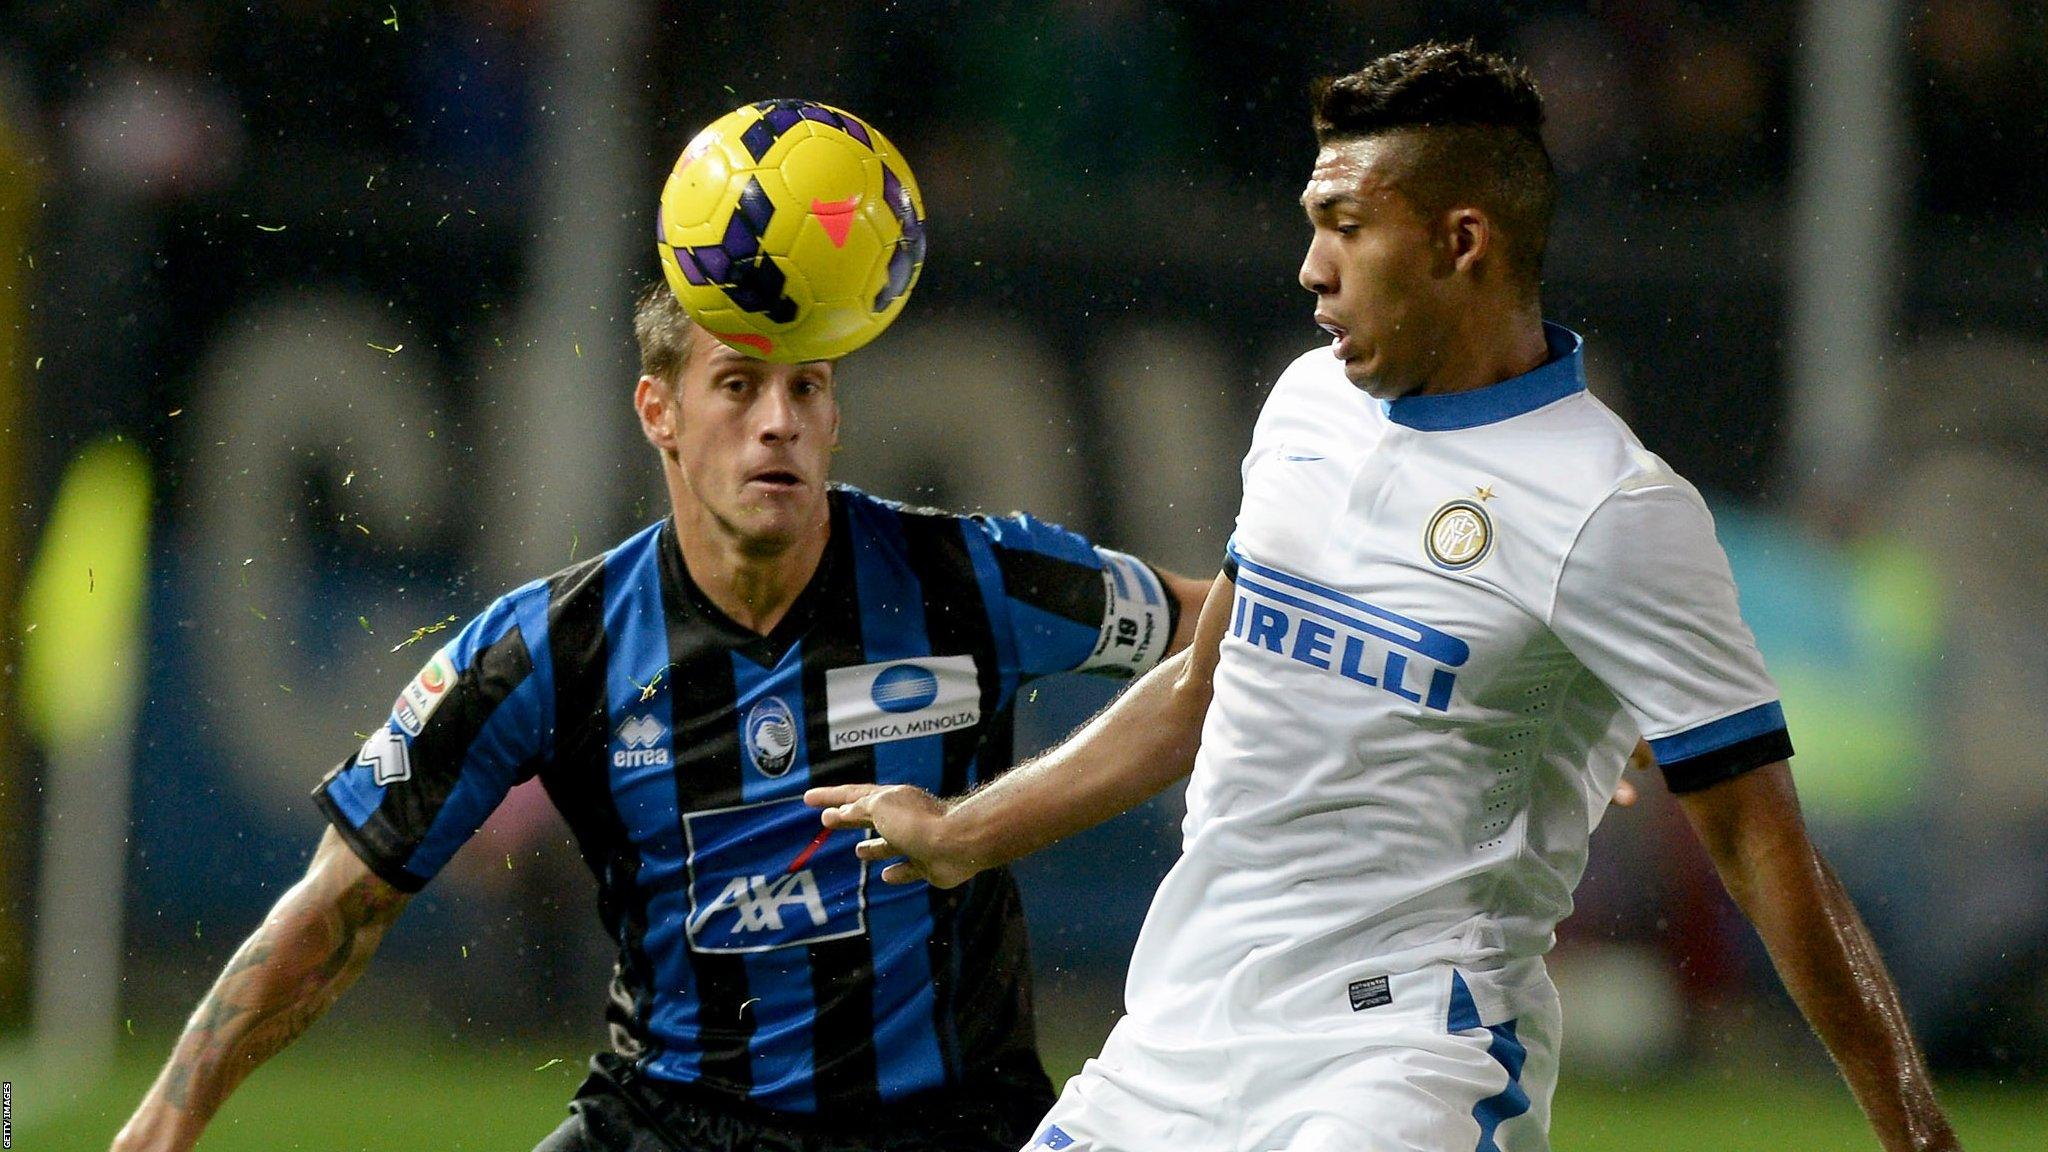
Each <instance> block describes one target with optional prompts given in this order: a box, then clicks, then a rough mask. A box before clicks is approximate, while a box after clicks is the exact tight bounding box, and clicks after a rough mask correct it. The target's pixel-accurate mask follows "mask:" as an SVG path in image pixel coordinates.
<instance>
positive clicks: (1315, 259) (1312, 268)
mask: <svg viewBox="0 0 2048 1152" xmlns="http://www.w3.org/2000/svg"><path fill="white" fill-rule="evenodd" d="M1321 247H1322V245H1321V243H1320V242H1311V243H1310V244H1309V246H1308V252H1307V253H1306V254H1304V255H1303V256H1302V258H1301V271H1300V273H1299V274H1297V276H1296V279H1298V280H1300V281H1301V286H1302V287H1303V288H1306V289H1308V290H1309V291H1311V292H1313V293H1315V294H1316V295H1318V296H1328V295H1330V294H1331V293H1333V292H1335V291H1336V290H1337V276H1336V265H1335V264H1333V263H1332V262H1331V261H1329V260H1328V259H1325V258H1324V256H1323V254H1322V252H1321V250H1320V249H1321Z"/></svg>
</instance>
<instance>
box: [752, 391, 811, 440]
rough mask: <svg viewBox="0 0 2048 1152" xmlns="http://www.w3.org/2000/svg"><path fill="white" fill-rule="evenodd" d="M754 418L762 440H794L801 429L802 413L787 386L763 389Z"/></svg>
mask: <svg viewBox="0 0 2048 1152" xmlns="http://www.w3.org/2000/svg"><path fill="white" fill-rule="evenodd" d="M754 418H755V429H756V431H757V432H758V433H759V434H760V436H761V438H762V439H763V440H794V439H796V438H797V436H798V434H799V433H801V432H802V431H803V414H802V413H801V412H800V411H798V408H797V403H796V399H795V397H793V396H791V395H790V394H789V389H787V388H766V389H763V390H762V393H761V399H760V401H759V402H758V403H757V404H756V406H755V410H754Z"/></svg>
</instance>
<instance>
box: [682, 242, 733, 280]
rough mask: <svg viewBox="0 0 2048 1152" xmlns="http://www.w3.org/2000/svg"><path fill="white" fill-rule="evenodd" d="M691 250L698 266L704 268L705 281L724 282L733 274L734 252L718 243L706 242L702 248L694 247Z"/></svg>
mask: <svg viewBox="0 0 2048 1152" xmlns="http://www.w3.org/2000/svg"><path fill="white" fill-rule="evenodd" d="M689 252H690V255H691V256H692V257H693V258H694V259H695V260H696V262H697V267H698V268H700V269H702V270H703V273H704V278H705V282H708V283H712V284H723V283H725V282H726V280H727V278H729V277H730V276H731V275H732V254H731V253H729V252H727V251H726V250H725V249H724V248H721V247H719V246H718V245H716V244H706V245H705V246H704V247H702V248H692V249H690V250H689Z"/></svg>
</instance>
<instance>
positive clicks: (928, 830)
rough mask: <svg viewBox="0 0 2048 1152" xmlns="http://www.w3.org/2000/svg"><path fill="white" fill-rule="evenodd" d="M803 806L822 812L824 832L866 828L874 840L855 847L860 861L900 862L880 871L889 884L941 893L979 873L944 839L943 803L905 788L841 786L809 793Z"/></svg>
mask: <svg viewBox="0 0 2048 1152" xmlns="http://www.w3.org/2000/svg"><path fill="white" fill-rule="evenodd" d="M804 803H806V804H809V805H810V806H811V807H813V808H820V809H823V811H822V812H820V813H819V814H818V815H819V818H820V819H821V820H823V821H824V824H825V827H827V828H868V829H872V830H873V832H874V835H872V836H870V837H868V838H867V839H866V840H863V841H861V842H860V843H859V844H857V845H855V846H854V849H853V850H854V854H855V855H857V856H859V857H860V858H861V859H863V860H889V859H893V858H895V857H902V859H900V860H896V862H895V863H893V864H891V865H889V866H888V867H886V868H884V869H882V880H883V882H885V883H889V884H911V883H915V882H917V881H919V880H925V881H929V882H930V883H931V884H933V885H934V886H936V887H939V888H952V887H956V886H958V885H961V884H965V883H966V882H967V881H968V880H969V879H970V878H972V877H973V875H974V874H975V873H976V872H979V871H981V869H980V867H978V866H976V865H975V864H974V862H973V861H971V860H968V859H966V858H965V856H964V854H962V853H961V852H959V851H958V849H957V848H956V847H955V843H954V842H955V838H953V837H950V836H948V835H947V833H948V831H949V829H948V827H947V824H946V811H947V806H946V803H945V802H944V801H942V800H940V799H939V798H938V797H936V796H934V795H932V794H931V793H929V792H927V791H925V790H924V789H922V788H913V787H911V786H909V785H907V784H888V785H882V784H841V785H838V786H836V787H831V788H813V789H811V790H810V791H808V792H805V793H804Z"/></svg>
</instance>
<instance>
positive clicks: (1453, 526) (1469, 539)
mask: <svg viewBox="0 0 2048 1152" xmlns="http://www.w3.org/2000/svg"><path fill="white" fill-rule="evenodd" d="M1422 544H1423V548H1424V549H1425V550H1426V551H1427V552H1428V553H1429V559H1430V562H1431V563H1433V564H1435V565H1436V566H1437V567H1439V568H1442V569H1444V570H1445V571H1447V572H1463V571H1464V570H1466V569H1467V568H1470V567H1472V566H1473V565H1475V564H1477V563H1479V562H1480V561H1481V560H1484V559H1486V554H1487V553H1488V552H1490V551H1492V550H1493V520H1492V519H1491V518H1490V517H1488V516H1487V514H1486V509H1485V508H1483V507H1481V506H1480V505H1479V504H1478V503H1477V502H1476V501H1472V500H1453V501H1451V502H1450V503H1448V504H1446V505H1444V506H1443V507H1441V508H1439V509H1437V510H1436V515H1434V516H1431V517H1430V518H1429V528H1428V530H1427V531H1425V532H1424V533H1423V535H1422Z"/></svg>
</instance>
